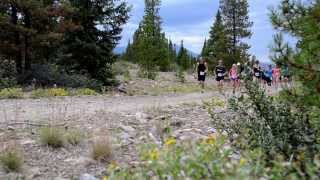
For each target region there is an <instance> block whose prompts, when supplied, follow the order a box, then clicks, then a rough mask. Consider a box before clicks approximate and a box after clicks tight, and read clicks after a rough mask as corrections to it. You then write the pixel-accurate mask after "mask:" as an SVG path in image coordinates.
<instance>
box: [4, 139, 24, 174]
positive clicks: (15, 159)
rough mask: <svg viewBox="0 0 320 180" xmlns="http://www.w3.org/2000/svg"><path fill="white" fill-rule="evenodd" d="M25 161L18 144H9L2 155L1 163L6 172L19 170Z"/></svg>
mask: <svg viewBox="0 0 320 180" xmlns="http://www.w3.org/2000/svg"><path fill="white" fill-rule="evenodd" d="M23 162H24V156H23V151H22V149H21V147H20V146H19V145H17V144H13V145H10V146H8V147H7V148H6V149H5V150H4V151H3V152H1V155H0V163H1V165H2V167H3V168H4V170H5V171H6V172H19V171H21V169H22V166H23Z"/></svg>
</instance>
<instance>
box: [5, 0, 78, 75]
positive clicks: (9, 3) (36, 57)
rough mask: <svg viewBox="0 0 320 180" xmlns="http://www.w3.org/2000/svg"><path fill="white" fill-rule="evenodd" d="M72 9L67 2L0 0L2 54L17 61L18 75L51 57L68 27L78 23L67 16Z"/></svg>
mask: <svg viewBox="0 0 320 180" xmlns="http://www.w3.org/2000/svg"><path fill="white" fill-rule="evenodd" d="M70 12H71V7H69V6H68V4H67V3H65V2H60V3H57V2H56V1H37V0H24V1H18V0H1V2H0V54H1V55H3V56H5V57H6V58H8V59H13V60H14V61H15V64H16V71H17V73H18V75H21V74H24V73H27V72H29V71H30V70H31V65H32V64H33V63H38V62H43V61H49V59H50V57H51V56H52V55H53V54H54V53H55V52H56V51H55V49H57V47H58V42H60V40H61V39H62V38H61V37H62V36H63V33H64V32H65V30H67V29H69V28H72V27H71V26H75V25H74V24H72V22H70V21H69V20H68V18H65V17H67V15H68V14H69V13H70ZM59 18H61V19H63V20H61V21H57V19H59Z"/></svg>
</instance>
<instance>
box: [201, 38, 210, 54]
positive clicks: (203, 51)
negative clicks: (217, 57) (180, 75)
mask: <svg viewBox="0 0 320 180" xmlns="http://www.w3.org/2000/svg"><path fill="white" fill-rule="evenodd" d="M208 55H209V53H208V45H207V39H205V40H204V43H203V46H202V50H201V56H202V57H205V56H208Z"/></svg>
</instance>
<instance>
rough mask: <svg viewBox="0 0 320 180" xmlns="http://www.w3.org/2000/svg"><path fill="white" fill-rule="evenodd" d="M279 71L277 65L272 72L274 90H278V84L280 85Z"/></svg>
mask: <svg viewBox="0 0 320 180" xmlns="http://www.w3.org/2000/svg"><path fill="white" fill-rule="evenodd" d="M280 77H281V69H280V67H279V65H278V64H277V65H276V66H275V67H274V68H273V70H272V82H273V85H274V86H275V88H276V89H278V84H279V83H280Z"/></svg>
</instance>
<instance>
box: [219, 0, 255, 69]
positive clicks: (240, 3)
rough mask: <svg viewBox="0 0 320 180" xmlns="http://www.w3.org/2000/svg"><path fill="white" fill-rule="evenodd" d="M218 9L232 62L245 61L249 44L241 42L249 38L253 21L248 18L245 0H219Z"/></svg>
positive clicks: (247, 5) (247, 6)
mask: <svg viewBox="0 0 320 180" xmlns="http://www.w3.org/2000/svg"><path fill="white" fill-rule="evenodd" d="M220 10H221V14H222V19H223V22H224V25H225V30H226V35H227V37H228V40H229V41H228V48H230V52H231V54H232V63H235V62H237V61H246V60H247V59H248V52H247V51H248V49H249V48H250V46H249V45H248V44H247V43H245V42H243V41H242V40H243V39H244V38H250V37H251V35H252V32H251V30H250V28H251V27H252V25H253V23H252V22H251V21H250V19H249V4H248V1H247V0H220Z"/></svg>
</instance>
